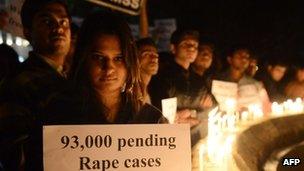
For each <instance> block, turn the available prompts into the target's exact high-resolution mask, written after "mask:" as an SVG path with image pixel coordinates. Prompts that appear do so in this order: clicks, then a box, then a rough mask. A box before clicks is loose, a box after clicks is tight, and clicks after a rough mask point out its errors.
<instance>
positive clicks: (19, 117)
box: [0, 53, 65, 171]
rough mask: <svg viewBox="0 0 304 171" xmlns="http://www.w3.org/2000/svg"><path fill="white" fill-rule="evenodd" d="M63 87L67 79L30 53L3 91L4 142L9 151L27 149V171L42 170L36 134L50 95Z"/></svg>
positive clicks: (0, 127) (0, 135) (0, 131)
mask: <svg viewBox="0 0 304 171" xmlns="http://www.w3.org/2000/svg"><path fill="white" fill-rule="evenodd" d="M63 84H65V78H64V77H62V76H61V75H60V74H59V73H58V72H57V71H56V70H55V69H54V68H52V67H51V66H50V65H49V64H48V63H46V62H45V61H44V60H43V59H42V58H41V57H39V56H37V55H36V54H34V53H30V55H29V58H28V59H27V60H26V61H25V62H24V63H22V65H21V69H20V73H19V74H17V76H16V77H15V78H14V79H12V80H11V81H10V82H8V83H6V84H5V85H4V86H3V87H2V89H1V94H0V110H1V111H3V112H1V117H0V118H1V119H0V142H6V143H5V144H7V145H6V146H4V148H6V149H8V146H15V145H17V146H19V145H22V146H23V148H24V155H25V160H26V164H25V169H26V170H31V171H32V170H41V169H42V168H37V167H36V166H35V164H34V162H35V161H36V158H35V156H36V155H35V154H36V153H37V152H40V149H38V148H36V147H35V146H33V145H32V144H33V142H35V141H36V136H35V135H36V134H39V129H37V127H40V125H41V123H42V118H43V117H42V114H41V112H42V111H43V108H44V107H45V105H46V102H47V101H48V98H49V96H50V95H51V94H52V93H54V92H56V91H57V89H58V88H59V87H60V86H61V85H63ZM9 142H11V143H9ZM9 144H10V145H9ZM12 144H13V145H12ZM2 147H3V146H2ZM12 148H15V147H12ZM3 151H5V150H3ZM0 156H1V155H0Z"/></svg>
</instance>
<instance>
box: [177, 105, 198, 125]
mask: <svg viewBox="0 0 304 171" xmlns="http://www.w3.org/2000/svg"><path fill="white" fill-rule="evenodd" d="M192 113H193V112H191V110H189V109H184V110H180V111H177V113H176V116H175V121H174V123H189V124H190V127H193V126H195V125H197V124H199V122H200V121H199V120H198V119H197V118H196V117H194V116H192V115H193V114H192Z"/></svg>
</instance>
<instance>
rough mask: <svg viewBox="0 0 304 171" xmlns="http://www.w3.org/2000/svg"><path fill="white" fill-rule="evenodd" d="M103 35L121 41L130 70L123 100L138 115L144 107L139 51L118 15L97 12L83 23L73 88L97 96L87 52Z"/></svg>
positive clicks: (72, 72) (76, 52) (78, 43)
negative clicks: (140, 83) (78, 87)
mask: <svg viewBox="0 0 304 171" xmlns="http://www.w3.org/2000/svg"><path fill="white" fill-rule="evenodd" d="M103 34H104V35H115V36H117V37H118V38H119V40H120V43H121V50H122V55H123V57H124V59H125V62H126V68H127V80H126V88H125V92H124V93H123V99H125V100H124V101H125V104H130V105H131V106H132V112H134V114H136V113H137V112H138V111H139V109H140V107H141V106H142V102H141V101H140V99H142V89H141V88H140V85H139V80H140V75H139V62H138V59H137V52H136V51H137V50H136V45H135V41H134V38H133V36H132V34H131V30H130V28H129V26H128V24H127V23H126V21H125V20H124V19H122V18H121V17H120V16H118V15H117V14H113V13H108V12H95V13H93V14H91V15H89V16H88V17H87V18H86V19H85V20H84V22H83V24H82V26H81V28H80V32H79V35H78V39H77V43H76V49H75V55H74V59H73V64H72V67H71V73H70V78H71V79H72V81H73V82H74V85H76V86H81V87H82V88H83V87H84V88H86V89H87V90H88V91H90V92H91V93H93V94H94V93H96V92H94V89H93V87H92V85H91V83H90V80H89V73H88V68H87V65H86V63H87V61H88V56H87V55H86V51H87V50H88V48H89V47H90V46H91V44H92V42H93V41H94V39H95V38H96V37H97V36H100V35H103ZM125 104H123V105H125Z"/></svg>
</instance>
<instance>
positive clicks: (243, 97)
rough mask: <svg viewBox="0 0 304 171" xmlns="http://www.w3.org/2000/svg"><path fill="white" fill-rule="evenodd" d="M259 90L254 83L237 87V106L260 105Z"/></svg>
mask: <svg viewBox="0 0 304 171" xmlns="http://www.w3.org/2000/svg"><path fill="white" fill-rule="evenodd" d="M261 103H262V102H261V98H260V94H259V90H258V88H257V86H256V85H255V84H248V85H242V86H239V87H238V106H239V107H240V108H241V107H248V106H249V105H253V104H255V105H261Z"/></svg>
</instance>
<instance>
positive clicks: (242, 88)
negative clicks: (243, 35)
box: [215, 46, 269, 112]
mask: <svg viewBox="0 0 304 171" xmlns="http://www.w3.org/2000/svg"><path fill="white" fill-rule="evenodd" d="M249 59H250V51H249V49H248V48H247V47H245V46H235V47H232V48H230V50H229V51H228V53H227V62H228V64H229V68H228V70H226V71H225V72H223V73H221V74H219V75H218V76H216V78H215V79H216V80H221V81H227V82H234V83H237V86H238V99H237V100H238V107H239V109H243V108H248V107H249V106H248V105H249V103H253V104H255V105H257V104H260V105H261V107H262V108H263V111H264V112H268V111H269V99H268V96H267V92H266V90H265V89H264V88H263V86H262V84H260V83H259V82H258V81H257V80H255V79H253V78H252V77H250V76H248V75H247V74H246V70H247V68H248V65H249ZM248 100H249V101H248Z"/></svg>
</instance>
